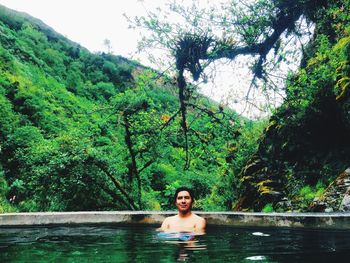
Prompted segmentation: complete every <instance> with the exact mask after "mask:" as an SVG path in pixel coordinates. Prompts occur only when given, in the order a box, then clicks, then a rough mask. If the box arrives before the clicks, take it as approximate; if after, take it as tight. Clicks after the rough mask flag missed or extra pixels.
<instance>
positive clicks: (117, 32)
mask: <svg viewBox="0 0 350 263" xmlns="http://www.w3.org/2000/svg"><path fill="white" fill-rule="evenodd" d="M0 4H2V5H4V6H6V7H8V8H11V9H14V10H17V11H22V12H26V13H28V14H30V15H31V16H34V17H36V18H39V19H40V20H42V21H43V22H44V23H45V24H47V25H49V26H51V27H52V28H53V29H54V30H55V31H57V32H59V33H61V34H62V35H64V36H66V37H67V38H69V39H71V40H73V41H75V42H77V43H79V44H81V45H82V46H84V47H86V48H88V49H89V50H90V51H92V52H95V51H104V50H105V46H104V45H103V41H104V40H105V39H109V40H110V41H111V44H112V48H113V53H114V54H115V55H123V56H125V57H131V54H132V53H133V52H135V50H136V45H137V40H138V34H137V32H135V31H134V30H131V29H128V23H127V21H126V19H125V18H124V16H123V14H124V13H126V14H127V15H128V16H131V17H133V16H136V15H143V14H145V8H144V6H146V5H147V7H148V8H152V7H155V6H159V5H161V4H162V0H144V1H139V0H118V1H116V0H98V1H96V0H0Z"/></svg>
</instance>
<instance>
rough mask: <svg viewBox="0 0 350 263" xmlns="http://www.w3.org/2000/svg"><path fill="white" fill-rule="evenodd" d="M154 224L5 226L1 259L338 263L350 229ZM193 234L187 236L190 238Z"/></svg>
mask: <svg viewBox="0 0 350 263" xmlns="http://www.w3.org/2000/svg"><path fill="white" fill-rule="evenodd" d="M185 234H186V235H187V236H186V237H185V236H182V240H181V239H179V236H177V237H176V235H173V236H172V239H171V238H169V239H166V238H162V237H160V236H158V234H157V232H156V230H155V228H152V227H144V226H139V227H120V226H80V227H78V226H74V227H73V226H72V227H39V228H38V227H36V228H7V229H6V228H0V262H152V263H156V262H177V261H187V262H194V261H195V262H220V263H221V262H252V261H258V262H338V261H340V262H341V261H342V260H343V258H349V257H350V230H349V229H344V230H341V231H334V230H311V229H278V228H234V227H208V228H207V233H206V234H205V235H202V236H194V238H192V237H191V235H189V233H185ZM186 238H188V240H186Z"/></svg>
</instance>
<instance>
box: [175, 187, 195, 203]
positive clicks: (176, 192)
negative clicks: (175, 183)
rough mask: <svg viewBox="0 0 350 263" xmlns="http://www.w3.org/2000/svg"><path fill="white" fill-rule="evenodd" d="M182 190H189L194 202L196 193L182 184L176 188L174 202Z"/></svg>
mask: <svg viewBox="0 0 350 263" xmlns="http://www.w3.org/2000/svg"><path fill="white" fill-rule="evenodd" d="M182 191H187V192H188V193H189V194H190V196H191V199H192V202H193V201H194V194H193V191H192V189H190V188H188V187H186V186H182V187H179V188H177V189H176V191H175V194H174V202H176V198H177V195H178V194H179V193H180V192H182Z"/></svg>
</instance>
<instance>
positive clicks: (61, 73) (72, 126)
mask: <svg viewBox="0 0 350 263" xmlns="http://www.w3.org/2000/svg"><path fill="white" fill-rule="evenodd" d="M0 35H1V37H0V104H1V108H0V198H1V199H0V212H6V211H67V210H69V211H74V210H112V209H113V210H115V209H117V210H122V209H148V210H160V209H171V208H172V195H173V192H174V189H175V188H176V187H178V186H180V185H187V186H190V187H193V188H194V189H195V194H196V196H197V200H198V201H197V203H196V208H197V209H215V210H225V209H231V206H232V203H233V202H234V199H235V198H237V196H235V195H234V194H232V192H231V189H233V188H234V185H235V183H234V182H235V179H234V174H235V173H237V172H238V171H239V170H240V169H241V167H242V166H243V165H244V163H245V161H246V160H247V159H248V158H249V157H250V155H251V154H252V153H253V152H254V151H255V150H256V143H255V140H254V139H253V137H254V138H256V137H257V136H255V135H258V134H254V133H257V131H258V130H261V128H259V129H257V130H256V131H255V130H254V129H255V128H254V125H253V124H251V123H250V122H247V121H244V120H241V119H239V118H238V117H237V116H236V115H235V114H234V113H233V112H232V111H230V110H228V109H222V108H221V107H219V105H216V104H215V103H213V102H210V101H208V100H207V99H206V98H203V97H202V96H200V95H198V94H197V95H196V96H193V98H192V99H191V102H190V103H191V105H192V106H189V109H188V116H187V126H188V131H189V132H188V145H189V157H190V158H189V164H190V165H189V169H187V170H185V169H184V159H185V152H184V137H183V133H182V130H181V125H180V121H181V120H180V116H178V114H177V113H178V99H177V97H175V96H174V95H173V94H174V87H173V86H172V85H171V84H169V79H167V78H166V77H162V78H160V79H159V78H157V77H156V75H157V73H156V72H154V71H152V70H148V69H146V68H145V67H142V66H141V65H138V64H137V63H135V62H132V61H128V60H126V59H124V58H122V57H117V56H113V55H110V54H104V53H103V54H91V53H90V52H88V51H87V50H86V49H84V48H82V47H80V46H79V45H77V44H75V43H72V42H70V41H69V40H67V39H65V38H64V37H62V36H60V35H59V34H57V33H55V32H54V31H53V30H51V29H50V28H48V27H47V26H45V25H43V24H42V23H41V22H40V21H36V20H35V19H33V18H28V17H25V16H23V15H21V14H17V13H15V12H12V11H9V10H7V9H6V8H4V7H0ZM170 81H171V79H170ZM245 122H246V123H248V124H249V125H248V126H245ZM252 125H253V126H252ZM241 134H242V136H240V135H241ZM249 134H254V136H253V137H251V136H249ZM245 138H246V139H245ZM243 145H244V148H240V146H243ZM238 148H239V149H238Z"/></svg>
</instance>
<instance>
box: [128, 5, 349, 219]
mask: <svg viewBox="0 0 350 263" xmlns="http://www.w3.org/2000/svg"><path fill="white" fill-rule="evenodd" d="M168 3H169V4H168V5H167V7H166V8H164V9H163V10H162V9H159V10H158V11H157V12H149V13H148V14H147V15H145V16H141V17H136V18H135V19H134V20H131V24H132V25H133V26H135V27H136V28H146V29H147V30H148V32H147V33H148V34H149V35H145V39H146V40H145V41H142V40H141V43H142V44H144V46H145V48H148V49H151V50H152V49H157V48H160V47H161V48H163V49H165V50H167V51H168V52H169V54H172V55H173V57H174V58H173V59H174V61H175V63H174V64H175V66H174V68H176V70H177V72H178V79H179V82H178V83H179V85H178V86H179V91H180V94H181V92H182V90H185V89H186V86H185V85H180V84H181V80H184V78H183V75H184V72H186V73H190V74H191V75H192V79H193V80H194V81H197V80H198V79H205V77H206V74H207V73H206V71H205V69H208V66H209V65H211V64H214V62H215V61H223V60H224V61H237V58H238V57H242V56H243V57H244V58H248V59H247V60H246V64H247V65H248V66H250V69H251V72H252V74H253V79H252V85H251V86H250V88H247V95H246V99H248V98H249V93H250V91H251V88H252V87H259V88H260V89H261V90H262V91H265V92H267V94H269V91H270V92H277V93H280V94H283V95H282V96H284V102H283V104H282V105H281V106H280V107H279V108H277V109H276V110H275V111H274V112H273V115H272V117H271V118H270V121H269V124H268V126H267V128H266V129H265V130H264V136H262V137H261V139H260V141H259V147H258V150H257V151H256V152H255V154H254V155H253V156H252V157H251V158H250V160H249V161H248V162H247V163H246V164H245V167H244V169H243V170H242V171H241V173H239V174H235V175H234V178H235V179H236V180H237V181H236V184H235V185H236V186H238V185H240V187H239V198H238V199H235V204H234V207H233V209H234V210H248V211H251V210H254V211H265V212H271V211H280V212H282V211H328V212H330V211H339V210H340V211H346V210H350V188H349V181H350V178H349V177H350V169H347V168H349V166H350V128H349V127H350V117H349V116H350V115H349V114H350V111H349V105H350V93H349V86H350V75H349V74H350V71H349V58H350V57H349V54H350V41H349V39H350V38H349V36H350V2H349V1H348V0H346V1H339V0H331V1H323V0H295V1H288V0H256V1H240V0H230V1H226V2H223V3H220V4H218V5H212V6H211V7H210V8H206V7H205V5H203V4H202V3H200V2H196V1H192V2H191V4H189V5H185V4H184V3H181V4H180V3H177V2H175V1H174V2H171V3H170V2H168ZM171 15H174V16H177V17H180V18H181V19H182V20H181V22H177V21H175V22H174V21H172V20H171V19H168V17H170V16H171ZM184 24H185V26H184ZM158 39H161V40H160V41H158ZM303 39H308V41H307V42H305V43H303V41H302V40H303ZM293 41H294V46H292V47H291V46H290V43H292V42H293ZM288 46H289V48H288ZM298 49H299V50H300V51H299V52H300V54H301V57H302V59H301V63H300V65H299V69H298V70H296V71H294V72H290V73H289V76H287V77H286V78H285V77H284V76H282V74H281V69H282V68H283V66H286V65H288V63H291V62H292V63H296V61H298V60H297V57H296V56H295V54H298ZM293 60H294V61H293ZM236 65H237V64H236ZM281 65H282V66H281ZM233 70H235V69H233ZM276 78H279V79H284V80H285V81H284V82H283V83H281V82H279V83H276V82H275V81H274V80H276ZM258 80H260V82H259V81H258ZM232 81H233V82H234V81H237V80H235V79H232ZM259 83H260V85H259ZM267 96H268V95H267ZM240 183H241V184H240ZM235 189H236V190H237V188H235ZM233 194H237V192H235V191H234V192H233Z"/></svg>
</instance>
